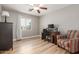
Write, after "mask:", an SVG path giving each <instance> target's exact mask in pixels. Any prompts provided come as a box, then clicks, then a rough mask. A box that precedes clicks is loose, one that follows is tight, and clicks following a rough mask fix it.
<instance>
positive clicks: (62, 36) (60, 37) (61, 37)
mask: <svg viewBox="0 0 79 59" xmlns="http://www.w3.org/2000/svg"><path fill="white" fill-rule="evenodd" d="M64 38H66V36H65V35H57V39H64Z"/></svg>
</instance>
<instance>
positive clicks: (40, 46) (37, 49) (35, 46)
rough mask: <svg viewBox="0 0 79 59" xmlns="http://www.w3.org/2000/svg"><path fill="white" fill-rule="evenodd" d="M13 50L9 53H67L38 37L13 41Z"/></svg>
mask: <svg viewBox="0 0 79 59" xmlns="http://www.w3.org/2000/svg"><path fill="white" fill-rule="evenodd" d="M13 46H14V47H13V51H8V52H5V53H10V54H68V52H67V51H66V50H64V49H62V48H59V47H58V46H57V45H55V44H53V43H49V42H47V41H44V40H42V39H40V38H32V39H24V40H20V41H16V42H14V45H13Z"/></svg>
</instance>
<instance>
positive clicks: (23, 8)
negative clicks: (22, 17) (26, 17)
mask: <svg viewBox="0 0 79 59" xmlns="http://www.w3.org/2000/svg"><path fill="white" fill-rule="evenodd" d="M2 6H3V7H5V8H8V9H13V10H16V11H19V12H23V13H27V14H31V15H36V16H42V15H45V14H48V13H49V12H53V11H56V10H58V9H61V8H64V7H67V6H69V4H44V6H45V7H47V8H48V9H47V10H40V11H41V13H40V14H39V13H37V12H36V11H32V12H30V11H28V10H29V9H30V8H32V6H31V5H29V4H3V5H2Z"/></svg>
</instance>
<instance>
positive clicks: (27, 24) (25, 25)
mask: <svg viewBox="0 0 79 59" xmlns="http://www.w3.org/2000/svg"><path fill="white" fill-rule="evenodd" d="M21 28H22V29H23V30H31V19H26V18H21Z"/></svg>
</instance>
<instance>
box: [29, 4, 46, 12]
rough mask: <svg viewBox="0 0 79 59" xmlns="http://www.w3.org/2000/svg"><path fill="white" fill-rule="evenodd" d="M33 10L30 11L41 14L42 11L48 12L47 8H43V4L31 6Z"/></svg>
mask: <svg viewBox="0 0 79 59" xmlns="http://www.w3.org/2000/svg"><path fill="white" fill-rule="evenodd" d="M30 5H31V6H32V7H33V8H30V9H29V11H33V10H36V11H37V13H40V12H41V11H40V10H41V9H42V10H47V7H44V6H42V5H41V4H30Z"/></svg>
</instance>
